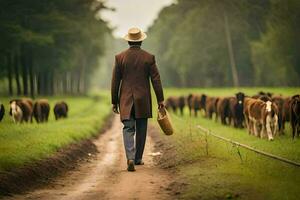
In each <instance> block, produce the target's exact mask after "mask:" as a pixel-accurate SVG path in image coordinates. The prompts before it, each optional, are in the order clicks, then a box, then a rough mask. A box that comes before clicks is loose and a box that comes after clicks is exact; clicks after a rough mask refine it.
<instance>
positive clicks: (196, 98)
mask: <svg viewBox="0 0 300 200" xmlns="http://www.w3.org/2000/svg"><path fill="white" fill-rule="evenodd" d="M191 101H192V110H193V111H194V116H195V117H197V116H198V111H200V108H201V96H200V95H193V97H192V99H191Z"/></svg>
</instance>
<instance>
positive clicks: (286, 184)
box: [161, 88, 300, 200]
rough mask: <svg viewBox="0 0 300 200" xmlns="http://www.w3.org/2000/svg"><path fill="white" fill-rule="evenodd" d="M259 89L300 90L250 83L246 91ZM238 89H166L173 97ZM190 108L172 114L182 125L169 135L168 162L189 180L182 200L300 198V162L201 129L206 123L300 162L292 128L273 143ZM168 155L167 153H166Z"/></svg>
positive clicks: (298, 143) (299, 144)
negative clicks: (240, 145) (191, 114)
mask: <svg viewBox="0 0 300 200" xmlns="http://www.w3.org/2000/svg"><path fill="white" fill-rule="evenodd" d="M259 90H264V91H271V92H274V93H276V94H280V93H281V94H283V95H292V94H296V93H297V92H298V91H299V89H297V88H289V89H278V88H273V89H272V88H271V89H270V88H246V89H244V90H242V91H244V92H246V93H247V94H249V95H251V94H255V93H256V92H257V91H259ZM236 91H240V90H237V89H229V88H226V89H224V90H222V89H206V90H205V89H188V90H185V89H182V90H174V89H171V90H166V94H167V96H171V95H187V94H188V93H190V92H193V93H206V94H208V95H212V96H227V95H233V94H234V93H235V92H236ZM187 115H188V112H187V110H185V116H184V117H183V118H181V117H179V116H175V115H174V114H171V118H172V121H173V124H174V128H175V130H176V132H175V134H174V135H173V136H171V137H165V136H162V137H165V140H168V142H169V143H171V144H172V145H171V146H169V147H168V149H169V150H168V149H166V150H165V151H172V153H171V156H168V153H167V154H163V158H162V161H161V162H164V163H162V164H163V166H164V167H174V168H175V169H176V170H177V172H178V174H179V178H178V179H179V180H185V182H186V184H184V185H185V186H184V189H182V191H181V193H180V196H179V198H180V199H283V200H284V199H286V200H288V199H295V200H296V199H299V198H300V194H299V182H300V170H299V167H295V166H291V165H289V164H286V163H282V162H280V161H277V160H273V159H270V158H267V157H264V156H261V155H258V154H256V153H254V152H251V151H249V150H245V149H242V148H238V147H236V146H233V145H231V144H228V143H226V142H224V141H220V140H218V139H216V138H214V137H211V136H205V134H202V133H201V132H200V131H199V130H198V129H197V128H196V125H197V124H200V125H202V126H203V127H206V128H208V129H210V130H212V131H213V132H215V133H217V134H219V135H222V136H225V137H227V138H230V139H233V140H235V141H238V142H240V143H244V144H248V145H250V146H254V147H256V148H258V149H261V150H264V151H267V152H270V153H273V154H276V155H280V156H283V157H286V158H289V159H292V160H295V161H298V162H299V161H300V157H299V155H300V148H299V147H300V139H297V140H294V141H293V140H292V139H291V136H290V134H289V132H290V130H287V133H288V134H286V135H285V136H280V137H277V138H275V141H273V142H269V141H267V140H262V139H259V138H256V137H254V136H250V135H248V133H247V131H246V130H245V129H243V130H240V129H234V128H232V127H228V126H223V125H221V124H220V123H216V122H215V121H211V120H208V119H205V118H203V117H199V118H190V117H188V116H187ZM164 156H165V158H164Z"/></svg>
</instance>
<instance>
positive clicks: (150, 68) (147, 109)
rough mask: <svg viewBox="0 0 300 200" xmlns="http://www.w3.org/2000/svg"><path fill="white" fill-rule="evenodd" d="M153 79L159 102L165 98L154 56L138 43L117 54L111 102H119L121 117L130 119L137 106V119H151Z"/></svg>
mask: <svg viewBox="0 0 300 200" xmlns="http://www.w3.org/2000/svg"><path fill="white" fill-rule="evenodd" d="M150 80H151V82H152V86H153V89H154V92H155V95H156V99H157V102H161V101H163V100H164V95H163V89H162V84H161V80H160V75H159V72H158V69H157V66H156V62H155V57H154V56H153V55H151V54H150V53H148V52H146V51H144V50H142V49H141V48H140V47H139V46H131V47H130V48H129V49H127V50H126V51H123V52H121V53H120V54H118V55H116V57H115V66H114V69H113V74H112V82H111V100H112V104H115V105H119V107H120V115H121V120H126V119H129V118H130V114H131V109H132V106H133V105H134V112H135V113H134V114H135V118H151V117H152V102H151V92H150Z"/></svg>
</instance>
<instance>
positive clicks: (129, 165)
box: [127, 160, 135, 172]
mask: <svg viewBox="0 0 300 200" xmlns="http://www.w3.org/2000/svg"><path fill="white" fill-rule="evenodd" d="M127 171H129V172H134V171H135V168H134V161H133V160H128V161H127Z"/></svg>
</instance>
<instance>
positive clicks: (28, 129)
mask: <svg viewBox="0 0 300 200" xmlns="http://www.w3.org/2000/svg"><path fill="white" fill-rule="evenodd" d="M48 99H49V101H50V105H51V114H50V117H49V122H48V123H45V124H37V123H33V124H30V123H28V124H13V122H12V119H10V117H9V115H8V102H9V99H7V98H1V101H2V102H3V103H4V104H5V106H6V115H5V118H4V120H3V121H2V122H1V123H0V172H3V171H9V170H11V169H15V168H18V167H21V166H23V165H25V164H30V163H32V162H36V161H39V160H41V159H44V158H47V157H50V156H51V155H53V154H54V153H55V152H57V151H58V150H59V149H61V148H63V147H66V146H67V145H69V144H72V143H77V142H79V141H81V140H83V139H87V138H90V137H92V136H93V135H95V134H97V133H98V131H99V128H100V127H101V126H102V125H103V124H104V119H105V118H106V117H107V116H108V115H109V113H110V109H108V106H109V99H108V96H107V95H106V94H102V95H101V96H100V100H99V101H96V100H95V98H90V97H50V98H48ZM59 100H64V101H66V102H67V103H68V105H69V117H68V118H67V119H63V120H59V121H55V120H54V115H53V107H54V104H55V102H56V101H59Z"/></svg>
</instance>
